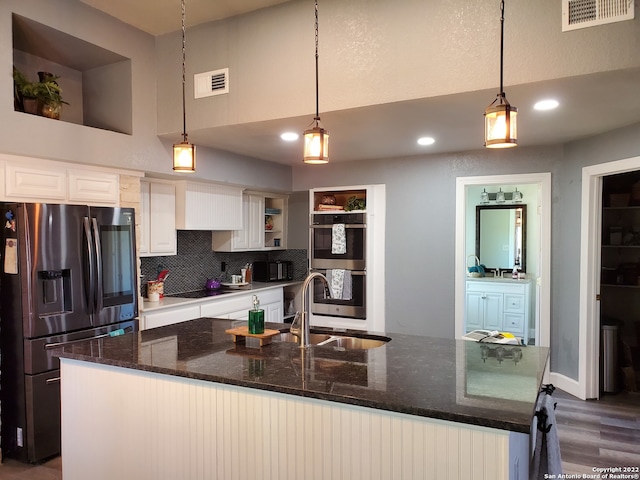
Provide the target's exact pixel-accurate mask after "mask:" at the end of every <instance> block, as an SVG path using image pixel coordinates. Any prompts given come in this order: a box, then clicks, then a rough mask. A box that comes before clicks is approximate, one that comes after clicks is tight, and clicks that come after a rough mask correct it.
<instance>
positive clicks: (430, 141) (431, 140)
mask: <svg viewBox="0 0 640 480" xmlns="http://www.w3.org/2000/svg"><path fill="white" fill-rule="evenodd" d="M435 142H436V141H435V139H434V138H432V137H420V138H419V139H418V145H433V144H434V143H435Z"/></svg>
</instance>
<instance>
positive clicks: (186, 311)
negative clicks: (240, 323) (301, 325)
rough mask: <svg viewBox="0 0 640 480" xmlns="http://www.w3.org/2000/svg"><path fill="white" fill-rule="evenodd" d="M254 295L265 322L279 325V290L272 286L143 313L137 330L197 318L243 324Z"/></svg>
mask: <svg viewBox="0 0 640 480" xmlns="http://www.w3.org/2000/svg"><path fill="white" fill-rule="evenodd" d="M254 295H256V296H257V297H258V301H259V302H260V308H261V309H263V310H264V320H265V322H275V323H282V322H283V321H284V317H283V311H284V300H283V295H284V294H283V288H282V287H279V288H278V287H276V288H268V289H266V290H255V291H248V292H246V293H243V294H236V295H233V296H230V297H226V296H225V297H222V298H220V297H218V298H216V299H214V300H211V299H209V300H203V301H202V302H200V303H189V304H187V305H182V306H180V305H177V306H172V307H164V308H158V309H154V310H151V311H149V312H147V313H145V312H143V314H142V315H141V316H140V329H141V330H146V329H148V328H156V327H163V326H165V325H171V324H174V323H178V322H184V321H187V320H193V319H196V318H200V317H211V318H227V319H230V320H245V321H246V320H248V318H249V310H251V309H252V308H253V296H254Z"/></svg>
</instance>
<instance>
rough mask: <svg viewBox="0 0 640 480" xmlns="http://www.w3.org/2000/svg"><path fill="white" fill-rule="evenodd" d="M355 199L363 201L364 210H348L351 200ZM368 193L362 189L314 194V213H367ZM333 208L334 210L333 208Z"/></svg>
mask: <svg viewBox="0 0 640 480" xmlns="http://www.w3.org/2000/svg"><path fill="white" fill-rule="evenodd" d="M353 197H355V198H356V199H358V200H363V201H364V204H365V208H364V209H353V210H347V209H348V208H349V207H348V203H349V199H351V198H353ZM366 202H367V191H366V190H362V189H352V190H319V191H314V193H313V212H314V213H327V214H332V213H334V214H335V213H336V212H343V211H348V212H349V213H363V212H366ZM332 207H333V208H332Z"/></svg>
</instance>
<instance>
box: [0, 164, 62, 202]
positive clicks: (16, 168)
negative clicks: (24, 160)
mask: <svg viewBox="0 0 640 480" xmlns="http://www.w3.org/2000/svg"><path fill="white" fill-rule="evenodd" d="M6 169H7V170H6V179H5V181H6V195H7V197H10V198H14V197H15V198H18V199H20V198H25V199H36V200H40V199H47V200H58V201H64V200H65V199H66V198H67V175H66V171H65V170H64V169H60V168H53V167H51V168H47V167H30V166H27V165H13V164H10V163H7V167H6Z"/></svg>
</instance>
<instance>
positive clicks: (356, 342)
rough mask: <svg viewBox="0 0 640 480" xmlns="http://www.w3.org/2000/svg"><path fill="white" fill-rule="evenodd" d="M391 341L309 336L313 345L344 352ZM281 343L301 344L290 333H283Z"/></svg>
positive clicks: (326, 335)
mask: <svg viewBox="0 0 640 480" xmlns="http://www.w3.org/2000/svg"><path fill="white" fill-rule="evenodd" d="M390 340H391V339H390V338H387V337H376V338H360V337H353V336H349V335H328V334H323V333H312V334H311V335H310V336H309V341H310V343H311V344H312V345H317V346H322V345H327V346H330V347H334V348H336V349H343V350H366V349H369V348H376V347H381V346H383V345H385V344H386V343H387V342H389V341H390ZM280 341H281V342H294V343H299V339H298V337H296V336H295V335H293V334H291V333H290V332H285V333H281V334H280Z"/></svg>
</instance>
